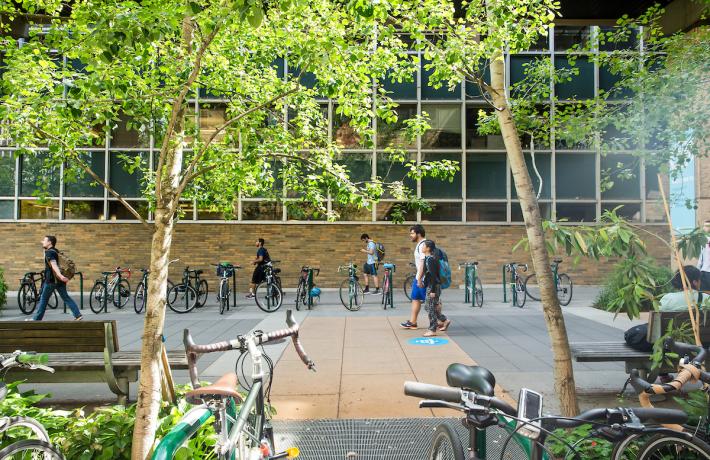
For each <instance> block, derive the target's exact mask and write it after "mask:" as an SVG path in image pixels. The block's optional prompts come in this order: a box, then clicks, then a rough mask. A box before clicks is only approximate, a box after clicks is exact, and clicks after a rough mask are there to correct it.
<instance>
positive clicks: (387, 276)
mask: <svg viewBox="0 0 710 460" xmlns="http://www.w3.org/2000/svg"><path fill="white" fill-rule="evenodd" d="M382 267H383V269H384V272H385V273H384V277H383V280H382V304H383V306H384V309H385V310H387V306H389V307H390V308H394V292H393V291H392V281H393V277H392V273H394V272H395V270H396V266H395V265H394V264H383V266H382Z"/></svg>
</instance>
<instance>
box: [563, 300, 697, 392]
mask: <svg viewBox="0 0 710 460" xmlns="http://www.w3.org/2000/svg"><path fill="white" fill-rule="evenodd" d="M709 313H710V312H707V311H702V312H700V340H701V341H702V343H704V344H706V345H708V344H710V314H709ZM671 321H673V325H674V327H679V326H680V325H681V324H683V323H684V322H688V323H690V315H689V314H688V313H687V312H659V311H656V312H651V313H649V316H648V332H647V335H646V340H648V341H649V342H650V343H654V342H655V341H656V340H658V338H660V337H661V336H663V334H665V333H666V331H667V330H668V326H669V324H670V323H671ZM570 350H571V352H572V356H573V357H574V359H575V361H577V362H579V363H590V362H597V363H598V362H611V361H623V362H624V363H625V365H626V366H625V368H626V372H627V373H628V372H631V370H632V369H638V370H639V372H640V374H641V376H642V377H645V378H648V379H649V380H650V379H651V378H654V379H655V376H657V374H658V373H659V372H665V371H674V370H675V369H671V368H667V369H666V368H661V369H654V370H653V371H652V370H651V365H652V362H651V359H650V358H651V353H650V352H644V351H638V350H634V349H633V348H631V347H630V346H628V345H627V344H626V342H625V341H624V333H623V332H622V331H619V340H618V341H614V342H572V343H570Z"/></svg>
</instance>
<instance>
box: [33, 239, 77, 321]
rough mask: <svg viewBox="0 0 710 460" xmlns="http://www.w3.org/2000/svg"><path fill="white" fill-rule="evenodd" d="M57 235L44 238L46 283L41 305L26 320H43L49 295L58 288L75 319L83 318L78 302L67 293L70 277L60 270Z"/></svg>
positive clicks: (41, 296) (43, 288) (40, 298)
mask: <svg viewBox="0 0 710 460" xmlns="http://www.w3.org/2000/svg"><path fill="white" fill-rule="evenodd" d="M56 245H57V237H55V236H54V235H47V236H45V237H44V238H42V248H44V284H43V285H42V293H41V294H40V296H39V305H37V311H35V314H34V316H33V317H32V319H29V318H28V319H26V320H25V321H41V320H42V318H44V312H45V310H47V302H48V301H49V296H50V295H52V292H54V290H55V289H56V290H57V292H59V297H61V298H62V300H63V301H64V303H65V304H66V306H67V307H69V309H70V310H71V312H72V314H73V315H74V319H75V320H81V319H82V316H81V312H80V311H79V307H77V306H76V302H74V300H73V299H72V298H71V297H69V293H67V282H68V281H69V278H67V277H66V276H64V275H62V272H61V271H60V270H59V252H58V251H57V250H56V248H55V246H56Z"/></svg>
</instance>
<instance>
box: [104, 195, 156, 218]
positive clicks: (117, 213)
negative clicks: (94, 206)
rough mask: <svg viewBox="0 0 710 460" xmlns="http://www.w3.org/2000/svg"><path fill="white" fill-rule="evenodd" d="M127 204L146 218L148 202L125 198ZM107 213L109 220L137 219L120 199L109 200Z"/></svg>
mask: <svg viewBox="0 0 710 460" xmlns="http://www.w3.org/2000/svg"><path fill="white" fill-rule="evenodd" d="M126 201H127V203H128V204H130V205H131V207H132V208H133V209H135V210H136V211H137V212H138V214H139V215H140V216H141V217H142V218H144V219H147V218H148V202H147V201H138V200H126ZM108 215H109V219H110V220H136V221H137V220H138V219H136V217H135V216H134V215H133V214H132V213H131V211H129V210H128V208H126V207H125V206H124V205H123V203H121V202H120V201H109V203H108Z"/></svg>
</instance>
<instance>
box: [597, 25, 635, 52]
mask: <svg viewBox="0 0 710 460" xmlns="http://www.w3.org/2000/svg"><path fill="white" fill-rule="evenodd" d="M614 30H615V27H610V26H600V27H599V49H600V50H602V51H614V50H637V49H638V30H631V31H630V33H629V34H628V35H626V36H622V35H618V36H616V35H617V34H615V33H614Z"/></svg>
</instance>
